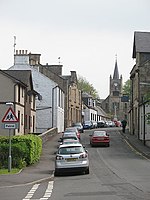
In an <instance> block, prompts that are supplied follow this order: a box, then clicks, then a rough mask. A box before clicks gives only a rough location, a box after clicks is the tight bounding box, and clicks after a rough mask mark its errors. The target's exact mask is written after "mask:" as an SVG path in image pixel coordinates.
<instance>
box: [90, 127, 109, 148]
mask: <svg viewBox="0 0 150 200" xmlns="http://www.w3.org/2000/svg"><path fill="white" fill-rule="evenodd" d="M109 144H110V138H109V135H108V134H107V132H106V131H98V130H96V131H93V133H92V134H90V145H91V146H98V145H104V146H107V147H109Z"/></svg>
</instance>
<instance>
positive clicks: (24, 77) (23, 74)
mask: <svg viewBox="0 0 150 200" xmlns="http://www.w3.org/2000/svg"><path fill="white" fill-rule="evenodd" d="M3 71H4V72H5V73H7V74H9V75H11V76H13V77H14V78H16V79H18V80H19V81H21V82H23V83H24V84H26V85H29V80H30V79H31V80H32V78H31V70H3ZM31 84H32V81H31ZM31 87H32V89H33V85H32V86H31Z"/></svg>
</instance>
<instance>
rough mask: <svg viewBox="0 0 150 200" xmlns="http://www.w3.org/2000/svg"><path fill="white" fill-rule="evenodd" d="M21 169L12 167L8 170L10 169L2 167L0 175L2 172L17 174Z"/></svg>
mask: <svg viewBox="0 0 150 200" xmlns="http://www.w3.org/2000/svg"><path fill="white" fill-rule="evenodd" d="M19 171H20V169H16V168H14V169H11V171H10V172H8V169H0V175H2V174H17V173H18V172H19Z"/></svg>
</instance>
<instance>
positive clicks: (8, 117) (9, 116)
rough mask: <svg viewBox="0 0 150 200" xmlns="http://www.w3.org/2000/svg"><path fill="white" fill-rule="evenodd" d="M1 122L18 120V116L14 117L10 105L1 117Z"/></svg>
mask: <svg viewBox="0 0 150 200" xmlns="http://www.w3.org/2000/svg"><path fill="white" fill-rule="evenodd" d="M2 122H18V118H17V117H16V115H15V113H14V111H13V110H12V108H11V107H10V108H9V109H8V110H7V112H6V114H5V116H4V117H3V119H2Z"/></svg>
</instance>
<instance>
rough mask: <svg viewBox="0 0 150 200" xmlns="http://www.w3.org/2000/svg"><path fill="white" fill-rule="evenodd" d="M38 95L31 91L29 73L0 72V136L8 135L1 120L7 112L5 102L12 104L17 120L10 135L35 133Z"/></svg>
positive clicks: (26, 71)
mask: <svg viewBox="0 0 150 200" xmlns="http://www.w3.org/2000/svg"><path fill="white" fill-rule="evenodd" d="M38 96H39V93H37V92H36V91H35V90H34V89H33V82H32V74H31V71H28V70H23V71H20V70H18V71H16V70H13V71H9V70H0V119H1V120H0V135H4V136H6V135H8V129H4V128H2V127H3V123H2V119H3V117H4V115H5V113H6V111H7V110H8V107H7V105H6V103H7V102H12V103H13V105H12V110H13V111H14V113H15V115H16V117H17V118H18V119H19V126H18V128H17V129H14V130H12V131H11V133H12V135H22V134H28V133H33V132H35V131H36V102H35V99H36V98H38Z"/></svg>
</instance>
